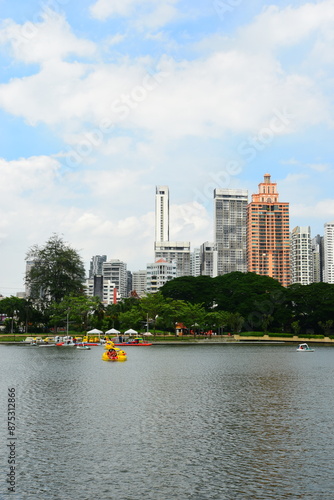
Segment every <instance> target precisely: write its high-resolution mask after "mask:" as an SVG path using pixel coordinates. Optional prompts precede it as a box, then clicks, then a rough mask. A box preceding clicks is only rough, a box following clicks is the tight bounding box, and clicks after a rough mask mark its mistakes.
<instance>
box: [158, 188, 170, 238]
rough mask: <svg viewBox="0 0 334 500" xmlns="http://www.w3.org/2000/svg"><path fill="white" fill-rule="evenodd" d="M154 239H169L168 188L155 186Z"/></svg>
mask: <svg viewBox="0 0 334 500" xmlns="http://www.w3.org/2000/svg"><path fill="white" fill-rule="evenodd" d="M155 241H169V189H168V187H167V186H157V187H156V191H155Z"/></svg>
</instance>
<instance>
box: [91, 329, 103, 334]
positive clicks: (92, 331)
mask: <svg viewBox="0 0 334 500" xmlns="http://www.w3.org/2000/svg"><path fill="white" fill-rule="evenodd" d="M87 333H89V334H90V335H91V334H92V333H93V334H94V333H103V332H102V331H101V330H98V329H97V328H93V330H89V332H87Z"/></svg>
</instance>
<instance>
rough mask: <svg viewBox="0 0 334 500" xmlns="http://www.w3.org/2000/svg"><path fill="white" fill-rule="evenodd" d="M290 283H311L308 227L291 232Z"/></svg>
mask: <svg viewBox="0 0 334 500" xmlns="http://www.w3.org/2000/svg"><path fill="white" fill-rule="evenodd" d="M290 258H291V283H299V284H301V285H309V284H310V283H313V255H312V245H311V228H310V226H303V227H300V226H297V227H295V228H294V229H293V230H292V231H291V243H290Z"/></svg>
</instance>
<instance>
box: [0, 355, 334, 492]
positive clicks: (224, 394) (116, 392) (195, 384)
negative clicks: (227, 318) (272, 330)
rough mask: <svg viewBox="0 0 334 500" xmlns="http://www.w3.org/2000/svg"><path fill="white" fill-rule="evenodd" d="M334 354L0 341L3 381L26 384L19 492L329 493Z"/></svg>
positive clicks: (1, 487)
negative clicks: (105, 357)
mask: <svg viewBox="0 0 334 500" xmlns="http://www.w3.org/2000/svg"><path fill="white" fill-rule="evenodd" d="M128 351H130V349H128ZM333 356H334V351H333V350H332V349H331V348H325V347H323V348H318V349H317V350H316V351H315V352H314V353H312V354H311V353H308V354H300V353H296V352H295V351H294V349H293V348H291V347H290V346H285V345H282V346H256V345H255V346H251V345H228V346H219V345H218V346H186V347H173V346H166V347H163V346H161V347H153V348H145V349H143V348H142V349H140V348H138V349H136V348H133V350H131V352H128V362H126V363H105V362H102V361H101V360H100V357H101V349H100V348H99V347H97V348H95V349H92V350H91V351H76V350H73V349H59V348H50V349H38V348H35V349H29V348H16V347H13V348H9V347H8V348H6V347H3V346H2V347H1V349H0V363H1V365H0V366H1V368H0V370H1V382H0V389H1V393H2V394H6V391H7V387H8V385H13V384H14V386H16V387H17V393H18V396H17V399H18V403H17V404H18V408H17V417H18V425H19V428H18V438H19V439H18V441H19V447H18V450H19V451H18V461H19V469H20V472H19V481H18V483H17V493H18V494H17V496H16V497H15V496H13V494H12V495H11V496H10V498H11V499H12V498H17V499H18V500H20V498H21V497H20V495H21V496H22V498H24V500H25V499H28V500H29V499H30V498H32V499H33V498H38V499H44V498H45V499H60V500H62V499H64V500H67V499H68V498H74V499H79V500H80V499H84V500H88V499H89V500H90V499H91V498H94V497H96V498H99V499H101V500H103V499H109V498H118V499H119V500H127V499H129V500H136V499H142V498H145V499H146V498H147V499H154V500H160V499H161V500H165V499H196V500H201V499H203V500H204V499H205V500H210V499H219V500H222V499H225V498H226V499H227V500H233V499H245V498H247V499H277V498H282V499H285V498H289V499H297V498H303V499H308V498H309V499H311V498H312V499H314V498H317V499H321V498H324V499H325V498H326V499H328V498H331V494H332V493H331V480H330V478H331V474H332V472H331V468H332V461H333V451H332V450H333V442H332V440H333V438H332V435H333V434H332V432H331V430H332V418H331V415H332V413H333V409H334V397H333V394H332V391H331V380H332V376H333V363H332V357H333ZM0 432H1V434H2V435H3V437H4V438H6V428H5V427H4V425H1V431H0ZM4 458H5V457H4ZM0 463H1V470H0V473H1V477H0V492H2V491H4V495H5V496H4V498H7V496H6V493H5V492H6V485H5V484H4V478H5V472H6V470H7V466H6V463H5V460H4V459H2V461H1V462H0ZM310 478H311V479H310ZM1 498H2V497H1Z"/></svg>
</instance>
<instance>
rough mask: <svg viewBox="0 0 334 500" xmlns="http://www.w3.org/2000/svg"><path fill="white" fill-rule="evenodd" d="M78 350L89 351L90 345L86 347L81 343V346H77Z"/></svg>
mask: <svg viewBox="0 0 334 500" xmlns="http://www.w3.org/2000/svg"><path fill="white" fill-rule="evenodd" d="M77 349H81V350H82V351H89V350H90V347H89V345H85V344H82V343H81V342H80V344H77Z"/></svg>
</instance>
